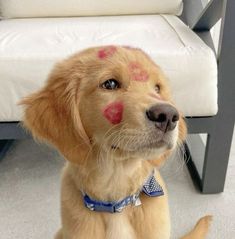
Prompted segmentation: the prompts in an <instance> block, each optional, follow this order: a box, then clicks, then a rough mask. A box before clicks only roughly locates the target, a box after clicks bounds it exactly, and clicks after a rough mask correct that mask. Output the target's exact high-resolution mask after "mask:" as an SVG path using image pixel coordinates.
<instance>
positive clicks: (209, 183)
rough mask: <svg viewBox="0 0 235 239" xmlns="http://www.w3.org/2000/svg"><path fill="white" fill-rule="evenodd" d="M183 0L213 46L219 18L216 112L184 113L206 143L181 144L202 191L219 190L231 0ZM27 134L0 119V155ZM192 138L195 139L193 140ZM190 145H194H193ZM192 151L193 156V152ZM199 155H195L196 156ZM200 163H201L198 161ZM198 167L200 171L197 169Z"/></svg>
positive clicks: (234, 37) (234, 48)
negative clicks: (202, 115) (203, 135)
mask: <svg viewBox="0 0 235 239" xmlns="http://www.w3.org/2000/svg"><path fill="white" fill-rule="evenodd" d="M204 1H205V0H184V11H183V14H182V16H181V19H182V20H183V21H184V22H185V23H186V24H187V25H188V26H189V27H190V28H191V29H192V30H193V31H194V32H195V33H196V34H197V35H198V36H199V37H200V38H201V39H202V40H203V41H204V42H205V43H206V44H207V45H208V46H209V47H211V48H212V49H213V50H214V49H215V48H214V45H213V41H212V37H211V34H210V29H211V28H212V27H213V26H214V25H215V23H216V22H217V21H218V20H219V19H222V23H221V31H220V41H219V49H218V53H217V59H218V108H219V111H218V113H217V115H216V116H212V117H187V118H186V122H187V125H188V132H189V134H201V133H206V134H207V135H208V137H207V141H206V145H205V146H204V144H203V143H202V141H201V139H200V138H199V137H198V138H197V139H196V140H194V143H195V144H197V146H196V147H195V148H196V151H200V152H201V151H203V149H204V148H205V149H204V152H205V153H204V155H203V153H199V154H198V152H196V153H195V152H194V151H195V150H194V149H190V150H189V147H188V145H187V144H185V145H184V146H185V152H186V162H187V166H188V169H189V172H190V174H191V177H192V179H193V181H194V183H195V185H196V186H197V188H198V189H200V191H201V192H202V193H206V194H208V193H220V192H222V191H223V190H224V184H225V177H226V171H227V166H228V160H229V153H230V147H231V142H232V135H233V127H234V119H235V99H234V95H235V89H234V86H235V83H234V82H235V81H234V80H233V76H235V67H234V66H235V27H234V23H233V22H235V15H234V11H235V1H234V0H211V1H210V2H209V3H207V4H206V6H205V7H203V5H205V2H204ZM29 137H31V135H30V134H28V133H27V132H26V131H25V130H24V129H23V128H22V127H21V125H20V123H19V122H0V158H2V157H3V156H4V155H5V153H6V152H7V149H8V148H9V147H10V145H11V143H12V142H13V141H14V140H17V139H26V138H29ZM195 141H196V142H195ZM193 148H194V147H193ZM194 155H195V156H194ZM198 155H199V156H198ZM199 164H201V165H199ZM200 168H201V172H200V170H199V169H200Z"/></svg>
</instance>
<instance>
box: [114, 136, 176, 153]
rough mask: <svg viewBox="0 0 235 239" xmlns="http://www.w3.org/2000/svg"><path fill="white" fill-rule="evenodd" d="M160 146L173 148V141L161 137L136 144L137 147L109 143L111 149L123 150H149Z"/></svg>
mask: <svg viewBox="0 0 235 239" xmlns="http://www.w3.org/2000/svg"><path fill="white" fill-rule="evenodd" d="M160 148H166V149H171V148H173V143H172V142H168V141H165V140H163V139H162V140H160V141H156V142H149V143H143V144H141V145H138V147H121V146H119V145H111V149H112V150H120V151H123V152H139V151H150V150H154V149H160Z"/></svg>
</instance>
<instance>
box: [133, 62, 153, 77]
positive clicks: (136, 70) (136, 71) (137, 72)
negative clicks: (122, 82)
mask: <svg viewBox="0 0 235 239" xmlns="http://www.w3.org/2000/svg"><path fill="white" fill-rule="evenodd" d="M129 71H130V74H131V78H132V80H135V81H142V82H145V81H148V78H149V75H148V73H147V71H146V70H144V69H143V67H142V66H141V65H140V64H139V63H138V62H131V63H130V64H129Z"/></svg>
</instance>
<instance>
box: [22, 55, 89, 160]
mask: <svg viewBox="0 0 235 239" xmlns="http://www.w3.org/2000/svg"><path fill="white" fill-rule="evenodd" d="M78 57H79V56H78ZM78 57H77V58H78ZM81 80H82V69H81V64H80V62H79V61H78V60H77V61H76V57H74V59H69V60H65V61H64V62H62V63H60V64H58V65H57V66H56V67H55V68H54V70H53V71H52V73H51V75H50V76H49V80H48V81H47V83H46V85H45V86H44V87H43V88H42V89H41V90H40V91H38V92H36V93H34V94H32V95H30V96H29V97H26V98H25V99H23V100H22V101H21V102H20V104H22V105H24V106H25V111H24V112H25V114H24V120H23V124H24V126H25V127H26V128H27V129H29V130H30V131H31V132H32V134H33V136H34V138H36V139H39V140H45V141H47V142H49V143H51V144H52V145H54V146H56V148H58V149H59V150H60V152H61V153H62V154H63V155H64V156H65V158H66V159H67V160H69V161H71V162H73V163H81V162H82V161H83V159H84V158H86V155H87V153H88V151H89V149H90V148H89V146H90V142H89V138H88V136H87V135H86V132H85V130H84V128H83V125H82V122H81V119H80V114H79V98H80V95H79V87H80V83H81Z"/></svg>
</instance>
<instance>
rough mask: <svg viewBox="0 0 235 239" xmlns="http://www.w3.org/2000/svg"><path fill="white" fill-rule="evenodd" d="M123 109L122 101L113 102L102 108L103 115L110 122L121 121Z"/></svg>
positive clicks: (116, 122) (117, 122)
mask: <svg viewBox="0 0 235 239" xmlns="http://www.w3.org/2000/svg"><path fill="white" fill-rule="evenodd" d="M123 109H124V106H123V103H122V102H113V103H111V104H109V105H107V106H106V107H105V108H104V109H103V115H104V117H105V118H106V119H107V120H108V121H109V122H110V123H111V124H119V123H120V122H121V121H122V115H123Z"/></svg>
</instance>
